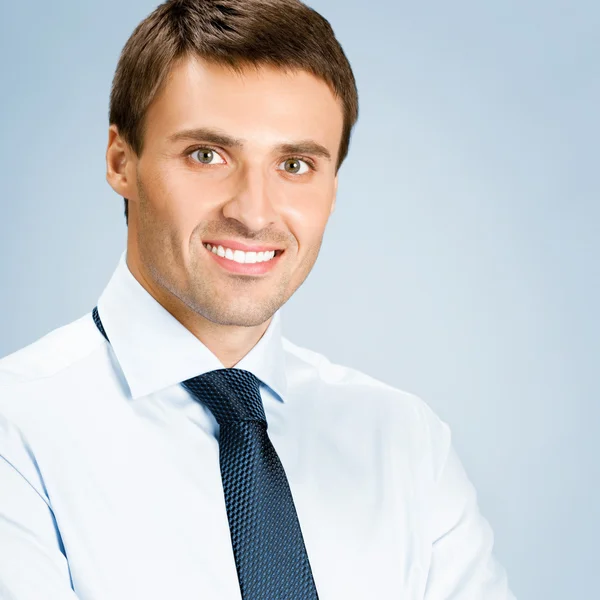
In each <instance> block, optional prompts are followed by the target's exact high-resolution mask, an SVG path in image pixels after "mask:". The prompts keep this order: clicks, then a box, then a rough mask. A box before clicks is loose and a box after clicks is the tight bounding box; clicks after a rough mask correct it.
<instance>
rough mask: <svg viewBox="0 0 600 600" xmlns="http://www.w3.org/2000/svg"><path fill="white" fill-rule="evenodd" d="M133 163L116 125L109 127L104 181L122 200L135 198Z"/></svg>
mask: <svg viewBox="0 0 600 600" xmlns="http://www.w3.org/2000/svg"><path fill="white" fill-rule="evenodd" d="M135 161H136V157H135V154H134V152H133V150H132V149H131V148H130V147H129V144H127V142H125V140H124V139H123V138H122V137H121V136H120V135H119V131H118V129H117V127H116V125H111V126H110V127H109V129H108V147H107V149H106V181H108V183H109V185H110V187H111V188H112V189H113V190H115V192H117V194H119V196H122V197H123V198H131V197H132V196H135V183H136V182H135V167H136V165H135Z"/></svg>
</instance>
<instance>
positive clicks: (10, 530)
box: [0, 414, 77, 600]
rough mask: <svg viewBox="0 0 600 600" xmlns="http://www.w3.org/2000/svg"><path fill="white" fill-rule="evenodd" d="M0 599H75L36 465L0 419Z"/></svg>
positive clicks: (15, 432)
mask: <svg viewBox="0 0 600 600" xmlns="http://www.w3.org/2000/svg"><path fill="white" fill-rule="evenodd" d="M0 598H1V599H2V600H40V598H52V600H77V596H76V594H75V592H74V591H73V589H72V587H71V578H70V575H69V568H68V563H67V559H66V557H65V555H64V553H63V552H62V551H61V542H60V537H59V535H58V534H57V529H56V525H55V520H54V515H53V513H52V510H51V508H50V506H49V503H48V501H47V498H46V497H45V493H44V490H43V488H42V486H41V480H40V479H39V475H38V473H37V467H36V464H35V460H34V459H33V458H32V457H31V456H30V453H29V452H28V448H27V445H26V444H25V443H24V441H23V438H22V436H21V434H20V432H19V431H18V429H17V428H16V427H15V426H13V425H12V424H11V423H10V422H9V421H8V420H7V419H5V418H4V417H3V416H2V414H0Z"/></svg>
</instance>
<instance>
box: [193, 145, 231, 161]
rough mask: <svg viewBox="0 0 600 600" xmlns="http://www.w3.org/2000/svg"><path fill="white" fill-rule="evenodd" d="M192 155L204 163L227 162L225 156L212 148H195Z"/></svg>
mask: <svg viewBox="0 0 600 600" xmlns="http://www.w3.org/2000/svg"><path fill="white" fill-rule="evenodd" d="M190 156H192V157H193V159H194V160H195V161H196V162H199V163H201V164H203V165H219V164H220V165H223V164H225V161H224V160H223V157H222V156H221V155H220V154H219V153H218V152H217V151H216V150H213V149H212V148H196V150H194V151H193V152H192V153H191V155H190ZM215 159H216V160H215ZM219 159H220V160H219Z"/></svg>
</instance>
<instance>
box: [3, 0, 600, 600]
mask: <svg viewBox="0 0 600 600" xmlns="http://www.w3.org/2000/svg"><path fill="white" fill-rule="evenodd" d="M417 4H418V3H408V2H398V1H397V0H387V1H385V2H384V1H380V2H369V3H365V2H363V1H358V0H344V2H341V1H340V0H315V1H314V2H313V4H312V6H314V7H315V8H316V9H317V10H319V11H320V12H322V14H323V15H324V16H326V17H327V18H328V19H329V20H330V21H331V23H332V25H333V26H334V29H335V31H336V33H337V35H338V37H339V39H340V40H341V42H342V44H343V46H344V48H345V50H346V52H347V54H348V56H349V58H350V60H351V62H352V65H353V67H354V70H355V74H356V77H357V80H358V85H359V91H360V96H361V116H360V121H359V124H358V126H357V129H356V130H355V134H354V137H353V142H352V145H351V151H350V156H349V158H348V159H347V162H346V163H345V164H344V166H343V168H342V171H341V173H340V176H341V182H340V189H339V196H338V203H337V208H336V212H335V213H334V215H333V217H332V220H331V222H330V226H329V228H328V230H327V233H326V237H325V243H324V245H323V249H322V252H321V256H320V259H319V261H318V262H317V265H316V267H315V269H314V271H313V273H312V274H311V276H310V277H309V278H308V280H307V282H306V284H305V285H304V286H303V287H302V288H301V289H300V290H299V291H298V292H297V294H296V295H295V296H294V297H293V298H292V300H290V302H289V303H288V304H287V305H286V306H285V308H284V309H283V313H284V321H283V322H284V331H285V333H286V335H287V336H288V337H289V338H290V339H292V340H293V341H295V342H296V343H299V344H301V345H306V346H308V347H310V348H313V349H315V350H318V351H320V352H323V353H324V354H326V355H328V356H329V357H330V358H331V359H333V360H334V361H336V362H340V363H342V364H347V365H351V366H354V367H357V368H359V369H361V370H363V371H365V372H367V373H369V374H371V375H373V376H375V377H378V378H380V379H383V380H384V381H386V382H389V383H391V384H393V385H395V386H397V387H400V388H402V389H406V390H409V391H411V392H414V393H417V394H419V395H420V396H421V397H422V398H424V399H425V400H426V401H427V402H428V403H429V404H430V406H432V408H433V409H434V410H435V411H436V412H437V413H438V414H439V415H440V416H441V417H442V418H443V419H444V420H446V421H447V422H448V423H449V424H450V426H451V428H452V430H453V433H454V443H455V445H456V447H457V450H458V452H459V454H460V456H461V458H462V460H463V462H464V464H465V466H466V468H467V471H468V473H469V475H470V477H471V479H472V480H473V482H474V484H475V486H476V487H477V489H478V491H479V502H480V506H481V509H482V512H483V513H484V514H485V516H486V517H487V518H488V520H489V521H490V523H491V525H492V527H493V529H494V531H495V534H496V555H497V556H498V558H499V559H500V561H501V562H502V563H503V564H504V566H505V567H506V569H507V571H508V575H509V581H510V584H511V587H512V588H513V590H514V592H515V593H516V595H517V596H518V597H519V599H520V600H521V599H526V598H529V599H532V600H538V599H544V600H559V599H560V600H564V599H566V598H569V599H572V598H573V599H574V598H585V599H586V600H587V599H590V600H591V599H592V598H600V591H599V587H600V586H599V583H598V576H597V570H598V568H599V567H600V565H599V558H598V557H599V551H598V546H597V543H596V540H597V538H598V535H599V534H600V526H599V521H600V518H599V508H598V506H599V503H600V498H599V493H598V492H599V484H598V479H599V475H600V469H599V468H598V457H599V455H600V442H599V441H598V434H599V422H600V409H599V403H598V397H599V395H598V392H599V391H600V385H599V383H598V363H599V356H600V353H599V350H600V348H599V343H598V340H599V336H600V318H599V317H598V306H599V304H600V294H599V274H600V269H599V268H598V264H597V260H598V256H599V255H600V243H599V241H598V237H597V235H596V234H597V231H598V226H599V222H600V209H599V206H600V202H599V195H598V187H599V186H598V173H599V172H600V170H599V168H598V161H599V154H598V139H599V135H600V127H599V118H598V110H599V100H600V94H599V87H600V83H599V74H600V68H599V67H598V59H599V50H600V43H599V41H598V40H599V36H598V31H599V30H600V7H599V5H598V4H597V3H596V2H592V0H589V1H587V2H585V1H571V2H568V1H566V0H565V1H564V2H558V1H552V0H545V1H542V0H533V1H529V2H517V1H508V2H474V1H472V2H465V1H462V0H457V1H455V2H443V3H442V2H437V3H433V4H432V3H427V4H425V3H422V4H418V5H417ZM154 6H155V4H154V3H153V2H149V1H146V0H135V1H133V0H130V1H128V2H123V1H122V0H104V1H103V2H81V1H78V2H75V1H74V0H72V1H66V0H57V1H55V2H50V3H49V2H42V1H41V0H31V1H29V2H10V3H9V2H4V3H3V6H2V17H1V19H0V69H1V71H0V72H1V79H0V92H1V93H0V108H1V112H0V132H1V135H2V141H1V144H0V159H1V160H0V186H1V189H2V196H1V200H0V203H1V208H2V211H1V216H2V218H1V219H0V256H1V259H0V285H1V294H0V355H4V354H7V353H9V352H12V351H14V350H16V349H18V348H20V347H22V346H24V345H26V344H29V343H31V342H33V341H34V340H35V339H37V338H38V337H40V336H42V335H43V334H45V333H47V332H48V331H50V330H52V329H54V328H56V327H59V326H61V325H63V324H66V323H68V322H70V321H72V320H74V319H76V318H78V317H79V316H81V315H83V314H84V313H85V312H87V311H90V310H91V309H92V308H93V306H94V305H95V302H96V300H97V298H98V296H99V294H100V293H101V291H102V289H103V288H104V286H105V284H106V282H107V281H108V278H109V276H110V275H111V273H112V271H113V269H114V267H115V266H116V263H117V259H118V257H119V255H120V253H121V251H122V249H123V248H124V245H125V235H126V230H125V222H124V218H123V214H122V210H123V209H122V200H121V198H119V197H118V196H116V195H115V194H114V193H113V192H112V190H111V189H110V188H109V186H108V184H107V183H106V182H105V179H104V172H105V167H104V151H105V145H106V139H107V110H108V94H109V89H110V83H111V79H112V75H113V72H114V68H115V66H116V62H117V58H118V55H119V53H120V50H121V48H122V46H123V44H124V43H125V41H126V39H127V37H128V36H129V34H130V33H131V32H132V30H133V28H134V27H135V25H136V24H137V23H138V22H139V21H140V20H141V19H142V18H143V17H144V16H146V14H148V13H149V12H150V11H151V10H152V9H153V8H154Z"/></svg>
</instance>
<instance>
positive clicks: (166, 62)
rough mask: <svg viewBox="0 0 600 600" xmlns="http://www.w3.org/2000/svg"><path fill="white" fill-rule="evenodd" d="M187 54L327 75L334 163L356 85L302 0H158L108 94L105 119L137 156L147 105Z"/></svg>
mask: <svg viewBox="0 0 600 600" xmlns="http://www.w3.org/2000/svg"><path fill="white" fill-rule="evenodd" d="M186 56H197V57H199V58H202V59H204V60H208V61H210V62H213V63H217V64H222V65H226V66H229V67H231V68H232V69H234V70H237V71H239V70H241V69H243V68H244V67H245V66H248V65H255V66H260V65H265V66H274V67H277V68H281V69H284V70H288V69H289V70H304V71H308V72H310V73H312V74H313V75H315V76H316V77H318V78H320V79H322V80H323V81H325V82H326V83H327V84H328V85H329V86H330V88H331V89H332V91H333V92H334V94H335V95H336V96H337V97H338V98H340V99H341V101H342V105H343V108H344V129H343V134H342V140H341V143H340V148H339V157H338V162H337V167H336V169H339V167H340V166H341V164H342V162H343V161H344V159H345V158H346V155H347V154H348V147H349V144H350V136H351V133H352V128H353V127H354V125H355V123H356V121H357V119H358V92H357V89H356V82H355V79H354V75H353V73H352V69H351V67H350V63H349V62H348V59H347V58H346V55H345V54H344V51H343V50H342V47H341V46H340V44H339V42H338V41H337V39H336V38H335V35H334V33H333V30H332V28H331V25H330V24H329V22H328V21H327V20H326V19H325V18H324V17H322V16H321V15H320V14H319V13H318V12H316V11H315V10H313V9H312V8H310V7H308V6H306V5H305V4H303V3H302V2H301V1H300V0H167V1H166V2H164V3H163V4H161V5H160V6H158V7H157V8H156V9H155V10H154V12H152V13H151V14H150V15H149V16H148V17H146V19H144V20H143V21H142V22H141V23H140V24H139V25H138V26H137V27H136V29H135V30H134V32H133V33H132V35H131V37H130V38H129V40H127V43H126V44H125V47H124V48H123V51H122V53H121V57H120V59H119V63H118V65H117V70H116V72H115V76H114V79H113V85H112V92H111V96H110V115H109V120H110V124H111V125H112V124H114V125H116V126H117V128H118V130H119V133H120V135H121V136H122V137H123V139H124V140H125V141H126V142H127V143H128V144H129V145H130V146H131V148H132V149H133V150H134V152H135V153H136V154H137V155H138V156H140V155H141V153H142V150H143V133H144V116H145V114H146V111H147V109H148V107H149V106H150V104H151V103H152V101H153V99H154V98H155V97H156V96H157V94H158V92H159V91H160V89H161V87H162V85H163V84H164V82H165V80H166V78H167V76H168V74H169V72H170V70H171V68H172V67H173V65H174V63H175V62H176V61H177V60H179V59H181V58H184V57H186ZM127 217H128V202H127V199H125V219H126V220H127Z"/></svg>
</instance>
